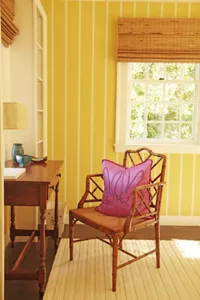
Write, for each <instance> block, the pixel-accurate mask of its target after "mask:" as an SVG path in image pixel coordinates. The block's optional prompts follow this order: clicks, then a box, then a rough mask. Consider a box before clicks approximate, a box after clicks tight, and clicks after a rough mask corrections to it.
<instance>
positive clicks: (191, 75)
mask: <svg viewBox="0 0 200 300" xmlns="http://www.w3.org/2000/svg"><path fill="white" fill-rule="evenodd" d="M183 79H184V80H191V79H195V64H183Z"/></svg>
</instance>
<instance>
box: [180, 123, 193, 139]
mask: <svg viewBox="0 0 200 300" xmlns="http://www.w3.org/2000/svg"><path fill="white" fill-rule="evenodd" d="M181 139H193V125H192V124H181Z"/></svg>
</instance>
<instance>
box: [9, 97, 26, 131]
mask: <svg viewBox="0 0 200 300" xmlns="http://www.w3.org/2000/svg"><path fill="white" fill-rule="evenodd" d="M26 126H27V111H26V106H25V105H24V104H21V103H17V102H3V129H24V128H26Z"/></svg>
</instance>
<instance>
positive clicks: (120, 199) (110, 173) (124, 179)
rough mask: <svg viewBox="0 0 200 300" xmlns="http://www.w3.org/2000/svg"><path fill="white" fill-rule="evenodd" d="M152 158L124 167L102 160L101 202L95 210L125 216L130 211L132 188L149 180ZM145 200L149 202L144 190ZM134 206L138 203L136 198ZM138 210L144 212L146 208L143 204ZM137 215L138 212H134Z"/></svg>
mask: <svg viewBox="0 0 200 300" xmlns="http://www.w3.org/2000/svg"><path fill="white" fill-rule="evenodd" d="M151 165H152V160H146V161H145V162H143V163H140V164H138V165H135V166H133V167H131V168H126V167H124V166H122V165H119V164H116V163H114V162H112V161H110V160H106V159H104V160H103V161H102V168H103V179H104V193H103V199H102V202H101V204H100V205H99V206H98V207H96V210H97V211H98V212H100V213H102V214H105V215H108V216H116V217H127V216H128V214H129V213H130V210H131V207H132V200H133V190H134V189H135V187H136V186H137V185H143V184H148V183H149V182H150V172H151ZM142 193H143V196H144V198H145V202H146V203H148V202H149V194H148V192H147V190H144V191H143V192H142ZM137 202H138V203H137ZM137 202H136V207H137V205H138V204H139V203H140V200H139V199H138V200H137ZM140 211H141V212H142V213H143V214H144V213H146V212H148V209H147V208H146V206H145V205H144V204H143V205H142V206H141V207H140ZM136 215H138V213H136Z"/></svg>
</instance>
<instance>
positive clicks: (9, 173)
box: [4, 168, 26, 179]
mask: <svg viewBox="0 0 200 300" xmlns="http://www.w3.org/2000/svg"><path fill="white" fill-rule="evenodd" d="M25 172H26V169H25V168H4V179H17V178H18V177H19V176H21V175H22V174H24V173H25Z"/></svg>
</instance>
